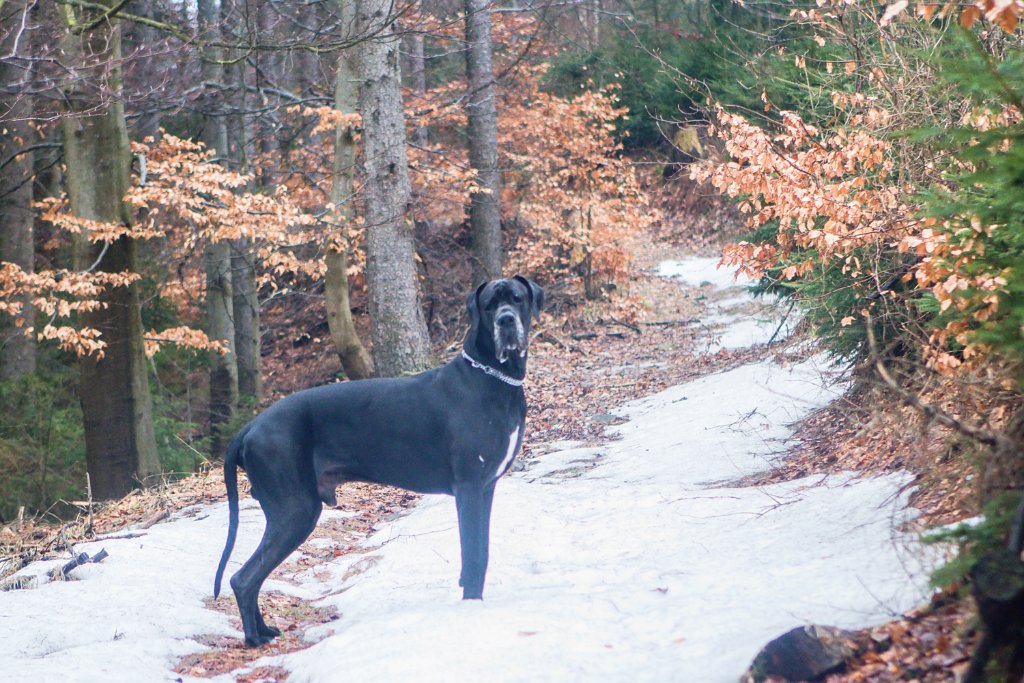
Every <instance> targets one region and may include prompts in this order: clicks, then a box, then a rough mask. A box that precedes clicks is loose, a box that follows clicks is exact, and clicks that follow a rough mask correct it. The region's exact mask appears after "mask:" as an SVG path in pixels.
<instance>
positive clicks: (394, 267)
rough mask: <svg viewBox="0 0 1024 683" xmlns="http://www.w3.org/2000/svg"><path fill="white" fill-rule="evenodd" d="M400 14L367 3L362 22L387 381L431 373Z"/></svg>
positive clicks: (375, 277)
mask: <svg viewBox="0 0 1024 683" xmlns="http://www.w3.org/2000/svg"><path fill="white" fill-rule="evenodd" d="M394 8H395V5H394V4H392V3H391V2H389V0H361V2H360V3H359V5H358V9H357V20H356V22H357V27H358V30H359V33H360V34H361V35H365V36H368V37H369V38H368V39H367V40H364V41H363V42H362V43H360V45H359V67H360V68H359V75H360V88H359V111H360V113H361V114H362V119H363V155H364V158H363V166H364V168H365V171H366V191H365V202H366V213H365V223H366V284H367V288H368V290H369V299H370V323H371V335H372V337H373V357H374V364H375V365H376V368H377V374H379V375H383V376H394V375H400V374H402V373H408V372H416V371H419V370H423V369H424V368H426V367H427V365H428V364H429V356H430V344H429V338H428V337H427V325H426V321H425V320H424V317H423V309H422V308H421V306H420V297H419V286H418V282H417V273H416V251H415V242H414V237H413V231H412V225H411V221H410V220H409V218H408V211H409V202H410V197H411V190H410V185H409V169H408V161H407V159H406V153H405V145H406V140H405V112H404V111H403V108H402V92H401V83H402V79H401V69H400V67H399V49H398V46H399V40H398V36H397V35H396V34H395V32H394V21H395V16H394V15H393V14H392V10H393V9H394Z"/></svg>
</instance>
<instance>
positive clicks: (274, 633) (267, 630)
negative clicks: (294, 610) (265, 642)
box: [257, 624, 281, 638]
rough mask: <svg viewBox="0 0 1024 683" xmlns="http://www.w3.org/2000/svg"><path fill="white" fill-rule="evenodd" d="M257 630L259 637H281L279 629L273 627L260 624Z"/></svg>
mask: <svg viewBox="0 0 1024 683" xmlns="http://www.w3.org/2000/svg"><path fill="white" fill-rule="evenodd" d="M257 630H258V631H259V634H260V635H261V636H267V637H268V638H277V637H278V636H279V635H281V629H279V628H277V627H275V626H267V625H266V624H260V625H259V627H258V628H257Z"/></svg>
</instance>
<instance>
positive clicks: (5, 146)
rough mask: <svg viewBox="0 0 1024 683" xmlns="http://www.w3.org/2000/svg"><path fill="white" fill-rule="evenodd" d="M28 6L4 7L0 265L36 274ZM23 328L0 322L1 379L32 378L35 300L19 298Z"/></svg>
mask: <svg viewBox="0 0 1024 683" xmlns="http://www.w3.org/2000/svg"><path fill="white" fill-rule="evenodd" d="M30 10H31V5H30V3H28V2H15V3H11V4H10V5H9V6H8V7H6V8H4V7H2V6H0V19H2V21H0V32H2V34H0V54H3V55H10V57H8V58H6V59H2V60H0V88H2V90H0V122H2V123H0V129H3V130H2V131H0V132H2V134H0V261H6V262H8V263H13V264H15V265H17V266H18V267H20V268H21V269H22V270H23V271H25V272H27V273H31V272H33V270H34V268H33V264H34V256H35V254H34V245H33V240H32V232H33V231H32V228H33V223H34V215H33V213H32V179H33V169H32V165H33V153H32V145H31V142H32V139H33V137H34V136H33V133H32V129H31V127H30V126H29V119H30V118H31V116H32V98H31V96H29V95H27V94H26V93H27V92H28V91H29V90H30V89H29V88H28V87H26V84H27V83H29V82H30V81H31V73H32V62H31V61H30V60H28V59H25V60H18V62H15V59H16V58H17V57H18V53H19V52H23V53H25V54H27V53H28V50H30V49H31V48H30V40H31V39H30V37H29V36H28V35H27V31H25V26H27V25H28V24H29V23H30V22H31V21H32V18H31V12H30ZM19 303H20V304H21V306H22V309H21V312H20V314H19V317H21V318H22V319H23V322H22V324H21V325H20V326H18V325H15V324H13V323H14V321H13V320H4V321H0V379H13V378H15V377H22V376H24V375H28V374H31V373H32V372H34V371H35V368H36V353H35V351H36V350H35V341H34V340H33V338H32V337H30V336H27V335H26V334H25V330H26V329H28V328H31V327H32V326H33V324H34V323H33V321H34V319H35V310H34V308H33V307H32V300H31V297H30V296H28V295H27V294H25V295H22V296H21V297H20V300H19Z"/></svg>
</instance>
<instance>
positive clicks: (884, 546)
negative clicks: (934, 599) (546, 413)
mask: <svg viewBox="0 0 1024 683" xmlns="http://www.w3.org/2000/svg"><path fill="white" fill-rule="evenodd" d="M713 266H714V260H712V259H704V260H699V261H698V260H692V261H687V262H683V263H681V264H664V265H663V266H662V269H661V272H662V273H664V274H665V275H666V276H672V277H679V278H680V279H683V280H684V281H686V282H690V283H692V284H694V285H700V284H701V282H705V281H708V282H712V283H714V284H715V286H716V287H718V288H725V287H732V286H733V285H734V283H733V282H732V280H731V275H729V277H728V279H725V278H722V277H721V276H720V273H719V272H718V271H715V270H714V269H713ZM737 295H738V292H737V291H736V290H733V291H731V292H726V293H725V294H723V295H722V298H721V299H719V302H720V303H719V304H717V306H718V307H719V309H718V312H717V313H716V314H715V315H719V316H722V317H726V316H727V315H729V313H728V311H727V310H726V308H727V307H731V306H737V305H740V304H741V302H739V301H738V300H737ZM723 301H724V302H725V304H724V306H725V307H726V308H723V307H722V306H723V304H722V303H721V302H723ZM738 317H739V318H740V319H739V320H734V321H733V322H732V323H730V324H728V325H726V326H725V327H723V328H722V329H720V330H718V331H717V332H716V334H717V335H718V336H719V337H720V339H721V338H724V339H727V340H728V339H730V335H733V334H737V333H736V332H735V331H734V326H737V325H739V324H740V323H742V322H743V316H738ZM777 325H778V322H777V321H775V322H774V324H773V326H772V330H774V328H775V327H776V326H777ZM769 334H770V332H769ZM763 341H767V339H766V338H763ZM718 343H719V344H721V341H719V342H718ZM720 348H724V347H720ZM709 352H717V350H716V349H714V345H713V344H712V345H711V346H709ZM823 362H824V361H823V360H822V359H821V358H820V357H812V358H810V359H809V360H804V361H802V362H790V363H785V364H780V363H779V362H774V361H762V362H757V363H749V364H746V365H742V366H739V367H735V368H733V369H731V370H728V371H726V372H721V373H718V374H715V375H711V376H708V377H704V378H702V379H699V380H696V381H694V382H690V383H688V384H685V385H680V386H676V387H671V388H669V389H667V390H665V391H663V392H661V393H658V394H656V395H653V396H649V397H646V398H643V399H641V400H638V401H634V402H631V403H629V404H626V405H624V406H622V407H621V408H620V409H619V410H618V411H616V412H617V413H618V414H620V415H622V416H623V417H625V418H627V420H628V421H627V422H625V423H624V424H621V425H619V426H617V427H614V428H613V430H614V432H616V433H617V435H618V436H619V437H620V438H619V439H618V440H614V441H610V442H608V443H603V444H582V443H572V442H560V443H557V444H549V447H552V448H554V449H555V450H553V451H552V452H549V453H547V454H545V455H544V456H543V457H541V458H538V459H535V460H532V461H531V462H530V463H528V466H527V467H526V469H524V470H522V471H517V472H515V471H514V472H509V473H508V474H506V475H505V477H504V478H503V479H502V481H501V482H500V483H499V485H498V491H497V494H496V496H495V503H494V512H493V515H492V530H491V563H490V567H489V570H488V579H487V585H486V588H485V591H484V598H485V599H484V600H483V601H467V602H463V601H462V600H460V599H459V598H460V596H461V590H460V589H459V588H458V586H457V580H458V575H459V543H458V530H457V525H456V520H455V506H454V504H453V502H452V500H451V499H450V498H446V497H426V498H424V500H423V501H422V502H421V503H419V504H418V505H417V506H416V507H415V509H414V510H412V511H411V512H410V513H409V514H406V515H404V516H402V517H399V518H397V519H395V520H393V521H392V522H389V523H387V524H384V525H381V526H380V527H379V529H378V530H377V532H376V533H375V534H373V535H372V536H370V537H369V538H368V539H366V541H365V545H366V552H365V553H361V554H352V555H347V556H343V557H340V558H337V559H336V560H335V561H332V562H330V563H327V564H325V565H320V566H318V567H316V568H315V569H309V570H305V571H304V572H301V573H299V574H297V575H294V576H291V577H289V579H290V580H291V581H293V582H296V583H294V584H293V583H291V582H285V581H276V582H275V581H271V582H268V587H269V588H271V589H278V590H286V591H287V592H289V593H291V594H297V595H301V596H304V597H305V598H307V599H311V600H316V601H318V604H322V605H325V606H333V607H335V608H336V609H337V611H338V612H339V613H340V615H341V616H340V618H339V619H337V620H336V621H333V622H329V623H327V624H323V625H320V626H317V627H314V628H312V629H310V630H309V631H307V633H306V635H305V637H306V638H307V639H308V640H309V641H310V642H315V644H314V645H312V646H311V647H309V648H308V649H306V650H303V651H299V652H296V653H292V654H289V655H283V656H276V657H265V658H263V659H261V660H259V661H258V662H256V663H255V664H254V666H255V665H277V666H281V667H284V668H285V669H287V670H289V671H290V672H292V678H291V679H290V680H294V681H299V682H301V681H318V682H319V681H331V680H337V679H339V678H341V677H344V679H346V680H356V681H391V680H398V679H400V678H402V677H410V678H409V680H416V681H417V682H423V683H426V682H430V681H464V680H473V679H482V680H488V681H504V682H513V681H538V680H540V681H545V680H546V681H593V680H601V681H623V682H625V681H630V682H632V681H659V682H660V681H682V682H693V681H702V682H708V683H716V682H718V681H721V682H725V681H729V682H733V681H736V680H737V679H738V677H739V676H740V674H741V673H742V672H743V671H744V670H745V668H746V666H747V665H748V664H749V662H750V660H751V659H752V658H753V656H754V655H755V654H756V653H757V651H758V650H759V649H760V647H761V646H762V645H763V644H764V643H765V642H767V641H768V640H770V639H771V638H773V637H775V636H777V635H779V634H781V633H782V632H784V631H786V630H788V629H789V628H792V627H793V626H796V625H800V624H803V623H807V622H814V623H820V624H828V625H834V626H840V627H848V628H853V627H861V626H866V625H871V624H875V623H880V622H882V621H885V620H887V619H888V618H890V617H891V616H892V615H894V614H898V613H900V612H902V611H905V610H907V609H909V608H910V607H912V606H914V605H915V604H917V603H919V602H920V601H922V600H924V599H925V598H926V596H927V580H926V576H927V569H928V566H927V564H928V563H927V561H925V560H923V559H922V557H923V554H922V552H921V550H920V548H919V546H918V544H917V541H916V537H914V536H911V535H908V534H905V533H904V532H901V531H900V529H903V528H905V525H904V524H903V523H904V522H905V521H909V520H912V519H913V517H914V515H915V512H914V510H912V509H910V508H908V507H907V498H908V496H909V491H910V487H909V484H910V477H909V475H906V474H896V475H890V476H884V477H872V478H854V477H853V476H852V475H837V476H830V477H822V476H816V477H809V478H806V479H801V480H798V481H792V482H788V483H785V484H778V485H772V486H762V487H752V486H745V485H744V484H743V482H742V478H743V477H745V476H747V475H749V474H752V473H756V472H760V471H763V470H765V469H766V468H768V467H770V466H771V463H772V461H773V459H774V458H776V457H777V454H778V453H779V452H780V451H781V450H783V448H784V442H785V440H786V438H787V437H788V436H789V435H790V434H791V431H792V424H793V423H794V422H795V421H797V420H799V419H801V418H802V417H804V416H806V415H807V414H808V413H810V412H811V411H813V410H814V409H816V408H818V407H821V406H823V405H825V404H826V403H828V402H829V401H830V400H832V399H833V398H835V397H836V396H838V395H840V394H841V393H842V392H843V390H844V388H845V387H844V386H843V385H842V384H837V385H832V386H830V385H829V384H828V383H827V382H826V381H825V380H823V377H827V376H828V375H829V372H828V368H827V367H825V366H824V365H823ZM527 438H529V434H527ZM226 528H227V513H226V507H225V505H224V504H220V505H213V506H209V507H206V508H202V509H196V510H192V511H186V513H185V514H178V515H175V516H174V518H173V519H172V520H171V521H169V522H167V523H165V524H160V525H157V526H154V527H153V528H152V529H150V530H149V531H148V532H147V533H146V535H145V536H144V537H142V538H138V539H131V540H108V541H105V542H98V543H93V544H87V545H83V546H82V547H81V548H79V549H78V550H85V551H86V552H90V553H93V552H96V551H98V550H99V549H100V548H101V547H105V548H106V549H107V550H108V552H110V557H109V558H107V559H106V560H105V561H104V562H103V564H100V565H91V566H88V567H84V568H82V569H80V570H77V572H76V575H77V576H78V577H79V578H80V579H81V580H79V581H72V582H66V583H54V584H46V585H43V586H42V587H41V588H39V589H36V590H25V591H14V592H10V593H3V594H0V660H2V661H4V676H5V677H7V678H9V679H10V680H34V681H35V680H41V681H45V680H60V681H69V680H70V681H76V680H81V681H87V680H97V679H99V678H102V679H104V680H112V681H117V680H125V681H128V680H133V681H138V680H147V681H148V680H173V679H175V678H177V675H176V674H173V673H171V672H170V669H171V667H173V664H174V661H175V660H176V658H177V657H179V656H180V655H182V654H185V653H188V652H194V651H197V650H200V649H202V648H203V646H202V645H200V644H199V643H197V642H196V641H195V640H194V638H196V637H198V636H200V635H202V634H233V635H236V636H240V634H239V633H238V632H237V631H236V630H234V629H233V628H232V626H231V620H230V619H229V617H227V616H225V615H222V614H220V613H217V612H214V611H212V610H208V609H206V608H205V607H204V605H203V601H204V600H206V599H208V598H209V597H210V591H211V584H212V577H213V572H214V569H215V565H216V562H217V560H218V559H219V556H220V551H221V548H222V547H223V542H224V534H225V531H226ZM261 530H262V516H261V515H260V513H259V510H258V508H254V507H253V504H252V502H251V501H248V505H245V506H244V509H243V513H242V525H241V528H240V530H239V537H238V544H237V546H236V549H235V552H234V555H233V556H232V561H231V563H230V564H229V567H228V572H229V574H230V573H231V572H232V571H234V570H235V569H236V568H237V567H238V566H239V564H240V563H241V561H243V560H244V559H245V558H246V557H247V556H248V553H249V552H251V550H252V548H253V547H255V544H256V542H257V540H258V538H259V535H260V533H261ZM48 567H49V565H42V564H38V565H33V566H32V567H30V568H28V570H26V571H31V572H35V573H40V572H44V571H45V569H47V568H48ZM273 617H274V615H273V614H272V613H271V614H269V615H268V619H269V620H270V621H273ZM183 678H184V680H186V681H187V680H190V679H189V678H188V677H183ZM197 680H198V679H197ZM217 680H233V678H232V677H231V676H222V677H219V679H217Z"/></svg>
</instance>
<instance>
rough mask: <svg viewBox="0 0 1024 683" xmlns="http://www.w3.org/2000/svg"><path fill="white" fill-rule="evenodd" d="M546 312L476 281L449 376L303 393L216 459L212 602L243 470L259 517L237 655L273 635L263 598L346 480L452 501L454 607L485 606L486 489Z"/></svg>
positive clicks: (519, 436) (518, 417)
mask: <svg viewBox="0 0 1024 683" xmlns="http://www.w3.org/2000/svg"><path fill="white" fill-rule="evenodd" d="M543 304H544V291H543V290H542V289H541V288H540V287H539V286H537V284H536V283H534V282H531V281H530V280H527V279H526V278H524V277H520V276H516V277H514V278H509V279H505V280H497V281H495V282H485V283H483V284H482V285H480V286H479V287H478V288H477V289H476V291H475V292H473V293H472V294H471V295H470V296H469V300H468V302H467V308H468V311H469V319H470V322H471V327H470V330H469V333H468V334H467V335H466V341H465V344H464V347H463V351H462V355H460V356H458V357H456V358H455V359H454V360H452V361H451V362H449V363H448V364H447V365H443V366H441V367H439V368H434V369H433V370H428V371H427V372H424V373H421V374H419V375H416V376H414V377H405V378H400V379H373V380H364V381H361V382H346V383H342V384H331V385H327V386H321V387H316V388H314V389H307V390H306V391H301V392H299V393H297V394H293V395H291V396H288V397H287V398H284V399H281V400H280V401H278V402H277V403H275V404H274V405H272V406H271V407H270V408H268V409H267V410H266V411H264V412H263V413H262V414H261V415H259V416H258V417H256V419H254V420H253V421H252V422H250V423H249V424H248V425H246V426H245V427H243V428H242V430H241V431H239V432H238V434H237V435H236V436H235V438H234V440H232V442H231V445H230V446H229V447H228V453H227V456H226V457H225V459H224V483H225V484H226V485H227V491H228V510H229V515H230V517H229V519H230V523H229V527H228V540H227V546H226V547H225V548H224V554H223V555H222V556H221V558H220V565H219V566H218V567H217V578H216V580H215V583H214V588H213V594H214V596H217V595H219V594H220V584H221V579H222V577H223V576H224V567H225V565H226V564H227V561H228V557H229V556H230V555H231V549H232V548H233V547H234V544H235V535H236V532H237V530H238V486H237V473H236V470H235V468H236V467H241V468H243V469H244V470H245V471H246V473H247V474H248V476H249V482H250V483H251V485H252V495H253V498H255V499H256V500H258V501H259V502H260V506H261V507H262V508H263V514H264V516H266V518H267V527H266V531H264V533H263V539H262V540H261V541H260V544H259V547H258V548H257V549H256V552H254V553H253V555H252V557H250V558H249V560H248V561H247V562H246V563H245V564H244V565H243V566H242V568H241V569H239V570H238V572H237V573H236V574H235V575H234V576H232V577H231V588H232V589H233V590H234V592H235V597H236V599H237V600H238V609H239V611H240V612H241V615H242V628H243V629H244V630H245V644H246V645H248V646H250V647H255V646H259V645H263V644H264V643H267V642H269V641H270V640H271V639H272V638H274V637H275V636H277V635H280V631H279V630H278V629H276V628H273V627H271V626H267V624H266V622H264V621H263V615H262V614H261V613H260V609H259V605H258V604H257V598H258V596H259V592H260V587H261V586H262V585H263V581H264V580H265V579H266V578H267V576H268V575H269V574H270V572H271V571H273V570H274V568H275V567H276V566H277V565H279V564H280V563H281V562H282V561H283V560H284V559H285V558H286V557H287V556H288V555H289V554H290V553H291V552H292V551H294V550H295V549H296V548H297V547H299V545H300V544H301V543H302V542H303V541H304V540H306V538H307V537H308V536H309V534H310V533H311V532H312V531H313V528H314V527H315V526H316V522H317V520H318V519H319V518H320V511H321V509H322V505H323V504H324V503H326V504H328V505H335V504H336V502H337V500H336V498H335V487H336V486H337V485H338V484H341V483H342V482H346V481H368V482H375V483H378V484H389V485H391V486H399V487H401V488H404V489H409V490H411V491H416V492H419V493H446V494H448V495H454V496H455V505H456V508H457V511H458V518H459V537H460V539H461V542H462V575H461V578H460V579H459V585H460V586H462V588H463V593H462V597H463V599H473V598H480V597H482V595H483V590H484V575H485V573H486V571H487V554H488V542H489V529H490V517H491V501H492V499H493V496H494V485H495V484H496V483H497V481H498V478H499V477H501V475H502V474H504V473H505V471H506V470H508V468H509V466H510V465H511V463H512V459H513V458H514V457H515V455H516V453H517V452H518V450H519V446H520V444H521V443H522V440H523V424H524V420H525V418H526V399H525V397H524V395H523V389H522V383H523V377H525V375H526V351H527V346H528V343H529V329H530V318H531V316H537V315H539V313H540V309H541V307H542V306H543Z"/></svg>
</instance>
